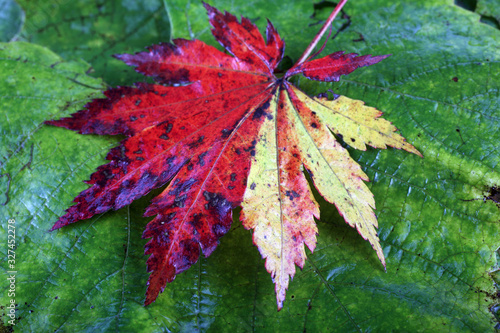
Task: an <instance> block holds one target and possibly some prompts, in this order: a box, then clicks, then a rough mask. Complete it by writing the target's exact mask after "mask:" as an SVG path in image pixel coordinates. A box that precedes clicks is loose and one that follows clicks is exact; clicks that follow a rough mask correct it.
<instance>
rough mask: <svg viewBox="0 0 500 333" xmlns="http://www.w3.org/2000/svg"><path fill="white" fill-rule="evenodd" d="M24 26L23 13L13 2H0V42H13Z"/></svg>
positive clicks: (0, 0)
mask: <svg viewBox="0 0 500 333" xmlns="http://www.w3.org/2000/svg"><path fill="white" fill-rule="evenodd" d="M23 24H24V12H23V10H22V8H21V6H19V5H18V4H17V2H16V1H14V0H0V42H9V41H11V40H13V39H14V38H15V37H17V35H18V34H19V32H21V28H22V27H23Z"/></svg>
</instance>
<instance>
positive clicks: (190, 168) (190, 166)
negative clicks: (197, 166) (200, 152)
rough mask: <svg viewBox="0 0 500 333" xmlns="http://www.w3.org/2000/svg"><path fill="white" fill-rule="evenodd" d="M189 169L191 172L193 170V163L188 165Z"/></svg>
mask: <svg viewBox="0 0 500 333" xmlns="http://www.w3.org/2000/svg"><path fill="white" fill-rule="evenodd" d="M187 169H188V170H189V171H191V170H193V165H192V164H191V163H189V164H188V165H187Z"/></svg>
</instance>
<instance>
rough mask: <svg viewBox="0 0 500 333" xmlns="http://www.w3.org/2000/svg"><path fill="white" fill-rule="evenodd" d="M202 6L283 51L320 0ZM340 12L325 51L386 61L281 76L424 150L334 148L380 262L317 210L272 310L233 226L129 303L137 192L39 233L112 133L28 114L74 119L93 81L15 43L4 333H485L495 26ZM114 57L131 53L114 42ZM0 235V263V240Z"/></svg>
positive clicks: (424, 9) (407, 7)
mask: <svg viewBox="0 0 500 333" xmlns="http://www.w3.org/2000/svg"><path fill="white" fill-rule="evenodd" d="M212 4H213V5H215V6H217V7H219V8H222V9H226V10H228V11H232V12H233V13H234V14H238V15H245V16H248V17H250V18H252V19H253V20H254V21H255V22H256V23H257V24H258V25H259V27H260V28H263V27H264V25H265V18H266V17H267V18H269V19H271V20H272V22H273V23H274V24H275V26H276V27H277V28H278V30H279V32H280V34H281V35H282V36H284V38H285V40H286V42H287V50H286V54H287V55H288V56H289V57H290V58H292V59H298V57H299V56H300V54H301V53H302V50H303V49H304V48H305V46H306V45H307V43H308V42H309V40H310V39H311V38H312V36H314V34H315V33H316V31H317V30H318V29H319V26H318V25H317V24H315V23H317V21H318V19H321V18H323V17H325V16H326V14H327V12H328V11H329V10H331V6H329V3H327V2H326V3H325V2H323V3H322V5H321V6H316V12H315V11H314V6H313V4H312V3H308V2H305V1H296V2H294V1H288V2H286V3H285V4H281V3H278V2H276V3H273V2H268V1H267V2H266V1H259V0H257V1H251V0H250V1H248V0H247V1H216V2H214V3H212ZM67 6H68V8H69V7H70V6H71V5H70V4H67ZM282 7H283V10H281V8H282ZM168 8H169V10H170V13H169V15H170V17H172V21H173V23H172V24H173V35H174V37H189V36H195V37H196V38H200V39H202V40H205V41H211V43H213V41H212V39H211V37H210V36H209V26H208V23H207V19H206V16H205V14H204V11H203V9H202V7H201V4H199V3H186V2H184V1H180V0H178V1H172V2H169V4H168ZM80 10H84V9H80ZM313 13H315V15H314V17H312V18H311V15H312V14H313ZM345 13H346V14H347V15H349V16H350V25H349V26H348V27H347V28H346V29H344V30H343V31H342V32H341V33H340V34H339V35H338V36H337V38H336V39H335V40H334V41H330V42H329V44H328V45H327V47H326V49H325V51H324V52H325V53H326V52H333V51H336V50H345V51H347V52H357V53H360V54H367V53H371V54H387V53H391V54H393V55H392V57H390V58H388V59H387V60H384V61H383V62H381V63H380V64H377V65H376V66H371V67H367V68H362V69H359V70H358V71H356V72H354V73H353V74H351V75H349V76H348V77H345V79H343V80H341V81H340V82H338V83H333V84H326V83H318V82H311V81H308V80H304V79H298V80H296V81H297V82H296V84H297V85H298V86H299V87H300V88H301V89H303V90H304V91H306V92H308V93H310V94H317V93H321V92H324V91H326V90H328V89H332V90H333V91H334V92H335V93H338V94H343V95H346V96H348V97H351V98H356V99H362V100H364V101H365V102H366V104H367V105H370V106H374V107H377V108H378V109H380V110H382V111H384V113H385V114H384V118H386V119H388V120H390V121H392V122H393V123H394V124H395V125H396V126H397V127H398V128H399V129H400V131H401V134H402V135H403V136H405V137H406V138H407V140H408V141H409V142H410V143H412V144H413V145H415V146H416V147H417V148H418V149H419V150H420V151H421V152H422V153H423V155H424V158H423V159H420V158H419V157H416V156H413V155H410V154H408V153H405V152H401V151H398V150H395V149H388V150H385V151H381V150H374V149H368V150H367V151H366V152H358V151H354V150H350V152H351V154H352V156H354V157H355V159H356V160H357V161H358V162H359V163H360V164H361V166H362V167H363V169H364V170H365V171H366V173H367V174H368V176H369V177H370V178H371V180H372V182H371V183H370V184H369V185H370V187H371V190H372V191H373V192H374V194H375V200H376V203H377V216H378V219H379V225H380V227H379V235H380V239H381V244H382V247H383V249H384V253H385V255H386V258H387V272H384V270H383V268H382V267H381V265H380V263H379V262H378V260H377V258H376V255H375V253H374V252H373V250H372V249H371V248H370V246H369V244H368V243H367V242H365V241H363V239H362V238H361V237H360V236H359V235H358V234H357V233H356V231H355V230H353V229H352V228H350V227H349V226H347V225H346V224H345V222H344V221H343V219H342V218H341V217H340V216H338V213H336V211H335V207H333V206H331V205H328V204H326V203H324V202H323V203H322V204H321V221H320V222H318V227H319V236H318V246H317V249H316V250H315V252H314V253H313V254H309V255H308V257H309V259H308V261H307V262H306V266H305V268H304V270H303V271H302V272H298V273H297V275H296V277H295V278H294V280H293V281H292V282H291V285H290V289H289V291H288V293H287V297H288V299H287V301H286V302H285V306H284V308H283V310H282V311H281V312H279V313H278V312H276V305H275V298H274V287H273V283H272V281H271V279H270V277H269V274H268V273H267V272H266V271H265V269H264V262H263V260H262V259H260V256H259V253H258V251H257V249H256V248H255V247H254V246H253V245H252V241H251V236H250V233H249V232H248V231H246V230H244V228H243V227H241V224H240V223H239V222H235V223H234V226H233V229H232V230H231V232H229V234H228V235H226V236H225V237H223V238H222V239H221V245H220V246H219V248H218V249H217V250H216V251H215V252H214V253H213V254H212V256H210V257H209V258H201V259H200V260H199V262H198V263H197V264H195V265H194V266H193V267H192V268H191V269H190V270H188V271H187V272H185V273H183V274H181V275H180V276H178V277H177V278H176V280H175V281H174V282H173V283H171V284H169V285H167V287H166V289H165V292H164V293H163V294H161V295H160V297H159V298H158V300H157V301H156V303H154V304H152V305H150V306H148V307H146V308H145V307H143V306H142V302H143V299H144V296H143V295H144V292H145V289H146V287H145V283H146V281H147V277H148V275H147V273H146V268H145V261H146V258H145V257H144V256H143V255H142V253H143V246H144V243H145V240H142V239H141V238H140V236H141V233H142V230H143V227H144V226H145V224H146V223H147V222H148V219H145V218H142V217H141V215H142V211H143V209H144V207H145V206H146V205H147V203H148V198H145V199H142V200H139V201H137V202H135V203H134V204H132V205H131V206H130V207H127V208H125V209H122V210H119V211H117V212H109V213H106V214H102V215H100V216H98V217H95V218H93V219H90V220H89V221H83V222H80V223H77V224H75V225H73V226H69V227H65V228H63V229H61V230H60V231H57V232H51V233H49V232H48V231H47V230H48V229H50V227H51V226H52V224H53V222H55V220H56V219H57V217H58V216H60V215H61V214H62V213H63V211H64V209H66V208H67V207H68V206H69V205H70V204H71V200H72V199H73V198H74V197H75V196H76V195H77V194H78V193H79V191H81V190H82V189H84V188H85V187H86V186H85V184H83V183H82V182H81V180H84V179H88V177H89V175H90V173H91V172H92V171H93V170H94V169H95V168H96V167H97V166H98V165H100V164H102V163H103V162H104V160H103V157H104V156H105V154H106V151H107V149H108V148H109V147H110V146H112V145H113V144H115V143H116V142H117V141H116V140H115V139H113V138H106V137H98V136H82V135H78V134H75V133H73V132H71V131H67V130H63V129H60V128H53V127H47V126H43V125H41V122H42V120H43V119H49V118H53V117H55V116H59V113H63V114H69V113H71V112H74V110H76V109H78V108H79V107H81V106H82V105H83V104H84V103H85V102H84V101H85V100H86V99H88V98H90V97H92V96H93V97H95V96H96V94H98V89H99V88H100V87H102V84H101V82H100V81H98V80H96V79H93V78H90V77H88V76H86V75H85V72H86V70H87V66H85V65H84V64H83V63H81V62H78V63H75V62H64V61H62V60H61V59H60V58H58V57H57V56H56V55H54V54H52V53H50V52H49V51H47V50H45V49H43V48H40V47H36V46H33V45H27V44H8V45H7V46H6V45H3V46H2V51H1V53H0V66H2V70H1V71H0V75H1V77H0V101H1V103H2V118H1V119H2V121H1V122H0V132H1V133H2V137H1V139H0V140H2V141H0V142H1V144H2V145H1V147H2V149H4V150H2V151H1V154H2V159H1V160H0V161H2V162H1V163H2V165H1V170H0V172H1V173H2V174H6V173H8V174H9V175H10V179H11V181H10V188H9V187H8V186H7V185H8V184H9V182H8V178H7V176H4V177H2V178H0V192H1V193H5V192H7V193H8V195H9V199H10V200H9V202H8V203H7V205H5V206H0V219H1V221H2V224H1V225H2V229H1V230H2V235H6V233H7V231H6V228H7V227H6V221H7V220H8V219H11V218H15V219H16V227H17V229H16V231H17V248H16V255H17V259H16V270H17V272H18V273H17V276H16V278H17V282H16V303H17V304H18V311H17V316H18V319H17V321H16V329H18V330H19V331H22V332H25V331H26V332H29V331H33V332H45V331H53V330H59V331H67V332H73V331H89V332H90V331H123V332H129V331H134V332H156V331H158V332H164V331H173V332H177V331H185V332H189V331H220V332H232V331H269V332H272V331H282V332H289V331H310V332H332V331H333V332H351V331H354V332H355V331H375V332H387V331H396V332H399V331H411V332H413V331H431V332H441V331H451V332H466V331H478V332H487V331H494V326H495V325H496V322H497V319H495V316H494V315H493V314H492V313H491V311H490V308H491V309H492V310H495V309H497V308H498V306H496V303H497V291H496V288H495V286H494V281H498V280H499V279H498V277H497V275H498V273H497V271H495V269H496V268H497V257H496V255H497V254H496V249H497V247H498V246H499V245H500V233H499V231H498V229H499V222H500V221H499V220H500V213H499V208H498V207H497V205H496V203H495V202H494V201H495V200H496V201H498V196H496V195H495V193H496V191H497V190H494V189H492V187H494V186H495V185H499V184H500V163H499V162H500V157H499V154H498V142H500V133H499V131H498V127H499V120H500V116H499V113H498V110H499V109H500V98H499V94H498V91H500V51H499V50H500V49H499V44H500V42H499V40H500V32H499V31H498V30H497V29H494V28H492V27H491V26H488V25H486V24H483V23H480V21H479V16H478V15H477V14H474V13H472V12H470V11H467V10H465V9H462V8H460V7H457V6H456V5H454V3H453V1H451V0H450V1H447V0H435V1H430V0H429V1H419V2H415V1H409V0H408V1H395V0H394V1H385V2H384V3H382V2H380V1H374V0H373V1H363V2H359V1H352V2H349V3H348V4H347V6H346V8H345ZM29 17H30V16H29V15H28V20H29ZM69 17H70V18H71V17H72V16H69ZM62 21H63V22H64V20H62ZM345 22H347V19H341V20H339V21H338V22H336V23H335V28H339V27H340V26H341V25H342V23H345ZM27 24H29V22H28V23H27ZM190 31H191V32H190ZM46 38H47V40H49V39H50V35H47V37H46ZM75 38H76V37H75ZM82 38H83V40H85V38H84V37H82ZM39 42H42V41H39ZM72 42H74V43H76V41H72ZM146 44H147V43H146ZM45 45H47V46H49V47H53V48H54V49H55V50H58V51H59V52H62V51H61V50H60V49H58V48H57V47H55V46H54V45H53V44H51V43H48V42H46V43H45ZM61 48H64V46H61ZM68 48H69V47H68ZM141 48H142V47H138V49H137V51H138V50H140V49H141ZM125 51H127V52H131V50H128V49H127V50H126V49H125V48H124V49H123V50H116V51H114V52H125ZM133 51H135V50H133ZM95 52H96V53H94V54H97V53H98V52H99V51H95ZM88 54H89V55H90V56H89V57H88V58H87V56H83V55H81V57H82V58H84V59H85V60H88V61H90V62H92V59H91V58H92V54H93V53H92V52H91V51H89V53H88ZM67 55H68V57H69V58H72V55H70V54H69V53H68V54H67ZM19 57H20V58H19ZM25 60H27V61H25ZM54 64H55V65H54ZM51 65H54V66H52V67H51ZM4 69H6V70H4ZM31 77H35V78H36V80H31V81H30V79H31ZM39 78H40V79H44V80H41V81H40V80H39ZM49 78H52V80H49ZM4 105H6V106H7V107H4ZM3 114H5V117H4V115H3ZM4 147H5V148H4ZM31 147H33V152H32V151H31ZM31 156H32V158H31ZM30 160H31V161H32V162H31V164H30V165H29V167H24V168H23V166H25V165H26V163H28V162H29V161H30ZM2 198H4V199H5V198H6V197H5V196H4V195H2V196H1V197H0V200H1V199H2ZM0 242H1V243H0V244H5V245H2V246H0V249H1V251H2V252H1V253H2V254H4V255H3V256H2V269H3V270H5V271H7V270H9V269H8V267H7V261H6V260H7V257H6V252H7V246H6V244H7V241H6V237H4V236H2V238H1V240H0ZM490 272H492V273H491V276H490ZM1 288H2V291H0V295H1V296H0V303H1V304H7V303H8V302H9V297H8V296H7V292H6V290H7V284H2V285H1ZM2 311H5V309H4V310H2ZM2 318H5V319H4V322H5V323H6V322H7V321H6V320H7V319H8V318H7V317H2Z"/></svg>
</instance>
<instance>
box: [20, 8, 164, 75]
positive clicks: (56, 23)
mask: <svg viewBox="0 0 500 333" xmlns="http://www.w3.org/2000/svg"><path fill="white" fill-rule="evenodd" d="M19 3H20V4H21V6H22V7H23V8H24V10H25V11H26V27H25V29H24V30H23V32H22V35H21V37H22V38H23V39H24V40H26V41H30V42H33V43H37V44H41V45H44V46H47V47H49V48H50V49H51V50H53V51H55V52H57V53H58V54H59V55H61V56H62V57H64V58H65V59H68V60H70V59H85V61H87V62H89V63H90V64H91V65H92V66H93V68H94V70H95V73H94V74H93V76H96V77H103V78H104V79H105V81H106V82H107V83H108V84H111V85H118V84H120V85H125V84H130V83H131V82H134V81H138V80H142V76H141V75H138V74H137V73H135V72H134V70H133V69H131V68H130V67H128V66H126V65H125V64H123V62H121V61H119V60H118V59H114V58H112V57H111V55H113V54H116V53H126V52H128V53H134V52H138V51H142V50H143V48H144V47H146V46H149V45H151V44H154V43H159V42H162V41H163V42H165V41H168V40H169V38H170V23H169V19H168V14H167V12H166V9H165V3H164V1H163V0H144V1H133V0H112V1H104V0H99V1H91V0H75V1H68V0H62V1H61V0H58V1H56V0H52V1H47V0H20V1H19Z"/></svg>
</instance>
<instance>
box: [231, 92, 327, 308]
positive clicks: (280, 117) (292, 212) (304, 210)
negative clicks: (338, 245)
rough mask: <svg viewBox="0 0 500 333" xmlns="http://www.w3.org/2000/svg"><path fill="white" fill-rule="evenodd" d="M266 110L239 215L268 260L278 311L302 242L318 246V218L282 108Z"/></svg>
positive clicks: (274, 105)
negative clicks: (316, 221) (278, 110)
mask: <svg viewBox="0 0 500 333" xmlns="http://www.w3.org/2000/svg"><path fill="white" fill-rule="evenodd" d="M280 104H281V102H280ZM268 115H270V116H268V117H267V118H266V120H265V121H264V123H263V124H262V127H261V129H260V132H259V135H258V138H257V143H256V146H255V151H256V153H255V156H254V157H253V158H252V167H251V169H250V174H249V177H248V181H247V190H246V192H245V195H244V199H243V203H242V208H243V210H242V214H241V220H242V222H243V225H244V227H245V228H247V229H253V230H254V232H253V241H254V244H255V245H257V247H258V248H259V251H260V253H261V255H262V257H263V258H265V259H266V269H267V271H268V272H270V273H271V276H272V278H273V281H274V283H275V290H276V299H277V304H278V310H280V309H281V308H282V307H283V302H284V300H285V293H286V289H288V284H289V281H290V279H291V278H293V276H294V274H295V265H298V266H299V267H301V268H302V267H303V266H304V263H305V259H306V253H305V249H304V244H305V245H307V247H308V248H309V249H310V250H311V251H313V250H314V248H315V246H316V234H317V232H318V230H317V227H316V224H315V222H314V216H316V217H319V207H318V205H317V203H316V202H315V201H314V198H313V196H312V194H311V190H310V188H309V185H308V183H307V180H306V179H305V177H304V175H303V172H302V168H301V163H300V160H299V159H298V155H297V154H295V155H296V156H295V157H294V153H293V147H292V146H293V145H296V143H294V142H293V139H294V138H293V135H294V133H293V131H292V129H291V127H290V125H291V124H290V123H289V122H288V120H287V119H286V117H287V115H285V114H284V113H283V110H282V109H280V112H279V113H278V112H277V101H276V99H273V101H272V102H271V103H270V106H269V108H268Z"/></svg>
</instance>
